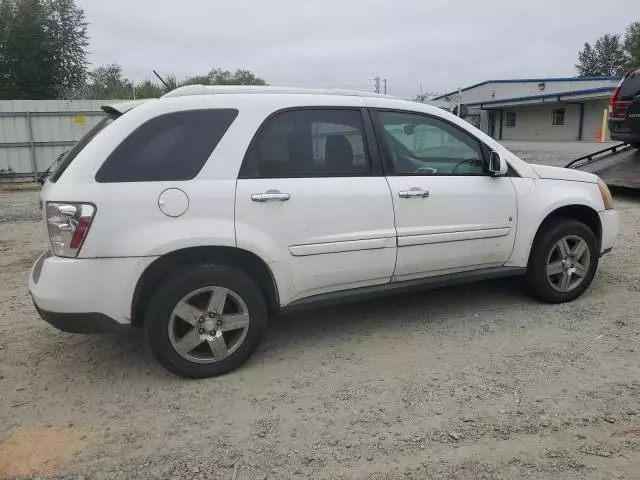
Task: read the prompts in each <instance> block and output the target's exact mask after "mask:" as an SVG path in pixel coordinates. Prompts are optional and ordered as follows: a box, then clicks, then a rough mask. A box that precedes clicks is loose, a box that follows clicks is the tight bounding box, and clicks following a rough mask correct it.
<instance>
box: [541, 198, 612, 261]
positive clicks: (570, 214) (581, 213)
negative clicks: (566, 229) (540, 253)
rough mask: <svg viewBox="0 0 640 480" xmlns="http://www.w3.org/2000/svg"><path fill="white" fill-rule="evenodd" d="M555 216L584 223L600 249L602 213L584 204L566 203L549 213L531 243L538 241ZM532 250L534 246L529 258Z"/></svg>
mask: <svg viewBox="0 0 640 480" xmlns="http://www.w3.org/2000/svg"><path fill="white" fill-rule="evenodd" d="M555 218H571V219H574V220H577V221H579V222H581V223H584V224H585V225H586V226H587V227H589V229H590V230H591V231H592V232H593V234H594V235H595V237H596V240H597V242H598V250H600V245H601V243H602V222H601V221H600V215H598V212H597V211H596V210H594V209H593V208H592V207H589V206H587V205H582V204H572V205H564V206H562V207H558V208H556V209H555V210H553V211H551V212H550V213H548V214H547V216H546V217H545V218H544V219H543V220H542V222H540V225H539V226H538V230H537V231H536V234H535V235H534V238H533V242H532V244H531V245H532V246H533V245H534V244H535V243H536V241H537V240H538V238H539V236H540V234H541V233H542V232H543V231H544V229H545V227H546V225H547V224H548V223H549V222H550V221H551V220H553V219H555ZM532 251H533V248H531V249H530V250H529V258H531V252H532Z"/></svg>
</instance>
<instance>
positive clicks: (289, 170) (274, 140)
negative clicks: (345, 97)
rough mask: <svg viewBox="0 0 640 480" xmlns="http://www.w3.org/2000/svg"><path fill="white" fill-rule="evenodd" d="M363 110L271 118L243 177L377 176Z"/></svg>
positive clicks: (313, 110)
mask: <svg viewBox="0 0 640 480" xmlns="http://www.w3.org/2000/svg"><path fill="white" fill-rule="evenodd" d="M365 138H366V137H365V133H364V125H363V122H362V113H361V112H360V110H358V109H324V108H310V109H296V110H289V111H283V112H280V113H277V114H276V115H274V116H273V117H271V118H270V119H268V120H267V121H266V122H265V123H264V125H263V126H262V128H261V129H260V130H259V132H258V134H257V135H256V137H255V138H254V139H253V142H252V144H251V147H250V148H249V150H248V152H247V155H246V156H245V159H244V163H243V165H242V168H241V170H240V178H296V177H305V178H310V177H338V176H365V175H370V174H371V170H372V169H371V160H370V158H369V151H368V149H367V147H366V141H365Z"/></svg>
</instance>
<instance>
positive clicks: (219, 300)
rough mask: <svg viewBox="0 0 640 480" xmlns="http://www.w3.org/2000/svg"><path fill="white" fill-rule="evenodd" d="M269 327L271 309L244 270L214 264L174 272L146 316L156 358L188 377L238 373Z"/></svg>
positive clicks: (175, 371)
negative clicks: (269, 311)
mask: <svg viewBox="0 0 640 480" xmlns="http://www.w3.org/2000/svg"><path fill="white" fill-rule="evenodd" d="M266 324H267V308H266V304H265V301H264V298H263V296H262V293H261V291H260V289H259V288H258V286H257V285H256V284H255V282H254V281H253V280H251V278H249V277H248V276H247V275H246V274H245V273H244V272H242V271H241V270H238V269H236V268H233V267H228V266H222V265H213V264H204V265H193V266H189V267H185V268H183V269H181V270H178V271H175V272H172V275H171V277H170V279H169V280H167V281H166V282H165V283H163V284H162V285H161V287H160V288H159V289H158V291H157V292H156V294H155V295H154V296H153V298H152V299H151V301H150V303H149V306H148V307H147V310H146V313H145V317H144V327H145V331H146V334H147V338H148V339H149V345H150V346H151V350H152V352H153V354H154V355H155V357H156V358H157V359H158V361H159V362H160V363H161V364H162V365H163V366H164V367H165V368H166V369H167V370H169V371H171V372H173V373H175V374H176V375H180V376H182V377H187V378H205V377H212V376H215V375H220V374H223V373H227V372H230V371H232V370H235V369H236V368H238V367H239V366H240V365H242V364H243V363H244V362H245V361H246V360H247V359H248V358H249V357H250V356H251V354H252V353H253V351H254V350H255V349H256V348H257V346H258V344H259V343H260V340H261V338H262V335H263V333H264V330H265V327H266Z"/></svg>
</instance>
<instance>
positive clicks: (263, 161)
mask: <svg viewBox="0 0 640 480" xmlns="http://www.w3.org/2000/svg"><path fill="white" fill-rule="evenodd" d="M364 112H365V113H366V111H364ZM365 120H366V121H367V122H369V123H368V125H369V130H370V121H369V120H368V118H367V117H363V110H361V109H359V108H354V109H348V108H347V109H345V108H341V109H331V108H322V109H317V108H307V109H296V110H288V111H283V112H280V113H278V114H276V115H274V116H272V117H271V118H270V119H269V120H267V121H266V122H265V124H264V125H263V126H262V127H261V129H260V130H259V132H258V133H257V135H256V137H255V138H254V140H253V141H252V144H251V146H250V148H249V151H248V152H247V155H246V158H245V161H244V163H243V166H242V169H241V172H240V178H239V179H238V183H237V188H236V219H235V225H236V237H237V242H238V247H240V248H244V249H247V250H249V251H252V252H255V253H258V254H259V255H260V256H261V257H262V258H263V259H264V260H265V261H267V262H268V263H269V264H270V266H271V268H272V271H275V272H279V273H280V274H281V275H284V276H285V277H287V278H290V279H291V283H292V290H293V291H292V292H290V293H283V292H280V293H281V302H283V303H288V302H289V301H292V300H295V299H300V298H302V297H307V296H310V295H314V294H320V293H326V292H329V291H334V290H342V289H347V288H354V287H360V286H367V285H374V284H380V283H387V282H389V281H390V278H391V275H392V274H393V269H394V265H395V256H396V245H395V243H396V236H395V228H394V219H393V215H394V214H393V206H392V199H391V193H390V190H389V186H388V184H387V181H386V179H385V177H384V176H383V175H382V169H381V166H380V164H379V158H377V157H376V158H375V160H377V162H378V163H377V165H376V162H375V161H372V156H371V155H370V153H369V150H370V149H369V148H368V146H367V137H366V135H365V129H364V121H365ZM369 137H371V135H370V136H369ZM374 153H376V152H374ZM280 280H281V282H280V284H281V285H283V284H286V283H287V281H285V280H283V279H282V278H281V279H280ZM283 297H285V298H283Z"/></svg>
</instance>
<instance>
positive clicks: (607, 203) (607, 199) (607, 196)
mask: <svg viewBox="0 0 640 480" xmlns="http://www.w3.org/2000/svg"><path fill="white" fill-rule="evenodd" d="M598 188H600V195H602V203H604V208H605V210H613V197H612V196H611V192H610V191H609V187H607V184H606V183H604V181H603V180H602V179H601V178H600V177H598Z"/></svg>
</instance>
